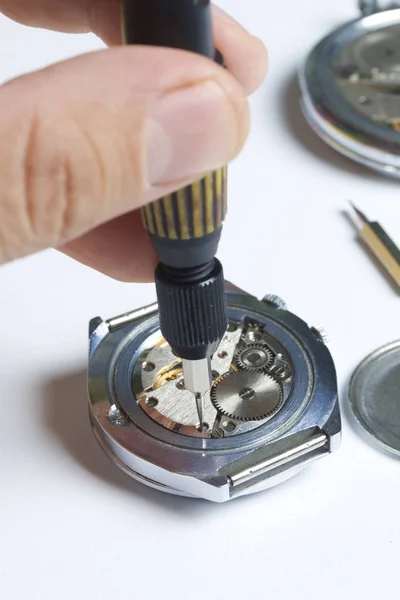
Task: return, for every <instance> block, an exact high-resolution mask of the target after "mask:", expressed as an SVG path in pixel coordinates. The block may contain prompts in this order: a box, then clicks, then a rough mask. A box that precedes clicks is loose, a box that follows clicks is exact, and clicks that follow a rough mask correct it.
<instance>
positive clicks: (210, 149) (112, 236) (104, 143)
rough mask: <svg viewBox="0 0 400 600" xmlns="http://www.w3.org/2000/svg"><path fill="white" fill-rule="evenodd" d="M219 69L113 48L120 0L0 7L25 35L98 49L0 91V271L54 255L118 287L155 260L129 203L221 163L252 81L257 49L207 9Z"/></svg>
mask: <svg viewBox="0 0 400 600" xmlns="http://www.w3.org/2000/svg"><path fill="white" fill-rule="evenodd" d="M213 10H214V31H215V43H216V46H217V47H218V48H219V49H220V51H221V52H222V53H223V55H224V58H225V61H226V65H227V71H226V70H224V69H222V68H221V67H219V66H218V65H216V64H213V62H212V61H210V60H207V59H205V58H203V57H201V56H197V55H194V54H192V53H188V52H183V51H178V50H172V49H161V48H150V47H122V46H120V44H121V35H120V14H119V0H36V1H35V2H32V1H31V0H0V12H3V13H4V14H5V15H7V16H9V17H11V18H12V19H15V20H16V21H18V22H20V23H24V24H26V25H31V26H36V27H45V28H48V29H54V30H57V31H65V32H88V31H93V32H94V33H95V34H97V35H98V36H99V37H101V38H102V39H103V40H104V42H105V43H106V44H107V45H108V46H109V47H108V49H106V50H102V51H99V52H94V53H90V54H87V55H84V56H80V57H78V58H74V59H72V60H67V61H64V62H62V63H60V64H57V65H54V66H51V67H49V68H46V69H43V70H41V71H38V72H36V73H32V74H29V75H26V76H23V77H19V78H17V79H15V80H13V81H10V82H7V83H6V84H4V85H2V86H0V215H1V218H0V264H2V263H6V262H8V261H12V260H15V259H18V258H20V257H23V256H26V255H29V254H31V253H34V252H37V251H40V250H43V249H45V248H49V247H54V248H58V249H60V250H61V251H63V252H65V253H66V254H68V255H69V256H71V257H72V258H74V259H76V260H78V261H80V262H82V263H84V264H86V265H88V266H90V267H93V268H95V269H97V270H99V271H101V272H103V273H105V274H107V275H109V276H111V277H114V278H117V279H120V280H122V281H150V280H151V279H152V276H153V270H154V266H155V264H156V262H157V260H156V256H155V254H154V251H153V248H152V246H151V244H150V241H149V239H148V236H147V233H146V232H145V231H144V229H143V227H142V223H141V218H140V210H139V209H140V207H141V206H143V205H144V204H145V203H147V202H151V201H153V200H155V199H157V198H159V197H160V196H162V195H164V194H167V193H170V192H172V191H174V190H176V189H178V188H180V187H182V186H183V185H186V184H188V183H190V182H192V181H194V180H196V179H198V178H199V177H201V176H202V175H204V174H205V173H207V172H209V171H211V170H214V169H216V168H218V167H220V166H222V165H224V164H226V163H228V162H229V161H231V160H232V159H233V158H235V156H236V155H237V154H238V153H239V152H240V150H241V149H242V147H243V144H244V142H245V140H246V137H247V134H248V128H249V111H248V103H247V97H248V96H249V95H250V94H251V93H253V92H254V91H255V90H256V89H257V88H258V87H259V85H260V84H261V83H262V81H263V79H264V77H265V74H266V70H267V55H266V50H265V48H264V45H263V44H262V42H261V41H260V40H259V39H257V38H254V37H253V36H251V35H250V34H249V33H248V32H247V31H245V30H244V29H243V28H242V27H241V26H240V25H239V24H238V23H237V22H236V21H234V20H233V19H232V18H231V17H229V16H228V15H227V14H226V13H224V12H223V11H222V10H220V9H218V8H216V7H214V9H213Z"/></svg>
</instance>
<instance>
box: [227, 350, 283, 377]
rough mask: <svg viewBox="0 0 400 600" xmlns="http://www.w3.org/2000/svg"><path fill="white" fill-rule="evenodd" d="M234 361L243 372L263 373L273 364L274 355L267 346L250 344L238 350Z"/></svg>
mask: <svg viewBox="0 0 400 600" xmlns="http://www.w3.org/2000/svg"><path fill="white" fill-rule="evenodd" d="M235 359H236V363H237V365H238V366H239V368H240V369H242V370H243V371H254V372H258V373H265V372H266V371H267V370H268V368H269V367H270V366H271V365H272V363H273V362H274V355H273V353H272V351H271V350H270V348H269V347H268V346H267V344H263V343H252V344H247V345H246V346H245V347H242V348H239V349H238V350H237V351H236V356H235Z"/></svg>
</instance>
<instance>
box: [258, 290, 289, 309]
mask: <svg viewBox="0 0 400 600" xmlns="http://www.w3.org/2000/svg"><path fill="white" fill-rule="evenodd" d="M262 301H263V302H264V303H265V304H269V305H270V306H273V307H274V308H277V309H278V310H286V309H287V304H286V302H285V301H284V300H282V298H280V297H279V296H276V295H275V294H266V295H265V296H264V298H263V299H262Z"/></svg>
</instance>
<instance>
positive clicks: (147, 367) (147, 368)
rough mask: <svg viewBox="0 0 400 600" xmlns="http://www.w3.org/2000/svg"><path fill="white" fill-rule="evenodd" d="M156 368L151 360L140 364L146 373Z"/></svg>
mask: <svg viewBox="0 0 400 600" xmlns="http://www.w3.org/2000/svg"><path fill="white" fill-rule="evenodd" d="M155 368H156V365H155V364H154V363H152V362H147V361H146V362H144V363H143V364H142V369H143V371H146V373H150V372H151V371H154V369H155Z"/></svg>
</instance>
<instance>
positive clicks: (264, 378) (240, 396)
mask: <svg viewBox="0 0 400 600" xmlns="http://www.w3.org/2000/svg"><path fill="white" fill-rule="evenodd" d="M211 401H212V403H213V405H214V408H215V409H216V410H217V411H218V413H219V414H222V415H224V416H226V417H228V418H229V419H232V420H234V421H263V420H265V419H268V418H271V417H273V416H274V415H275V414H276V413H277V412H278V411H279V409H280V408H281V407H282V405H283V391H282V386H281V385H280V384H279V383H278V382H277V381H275V379H273V378H272V377H270V376H269V375H265V374H262V373H250V372H248V373H246V372H244V371H241V372H239V373H232V374H226V375H225V376H223V377H221V378H220V379H219V380H218V382H215V383H214V385H213V387H212V388H211Z"/></svg>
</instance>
